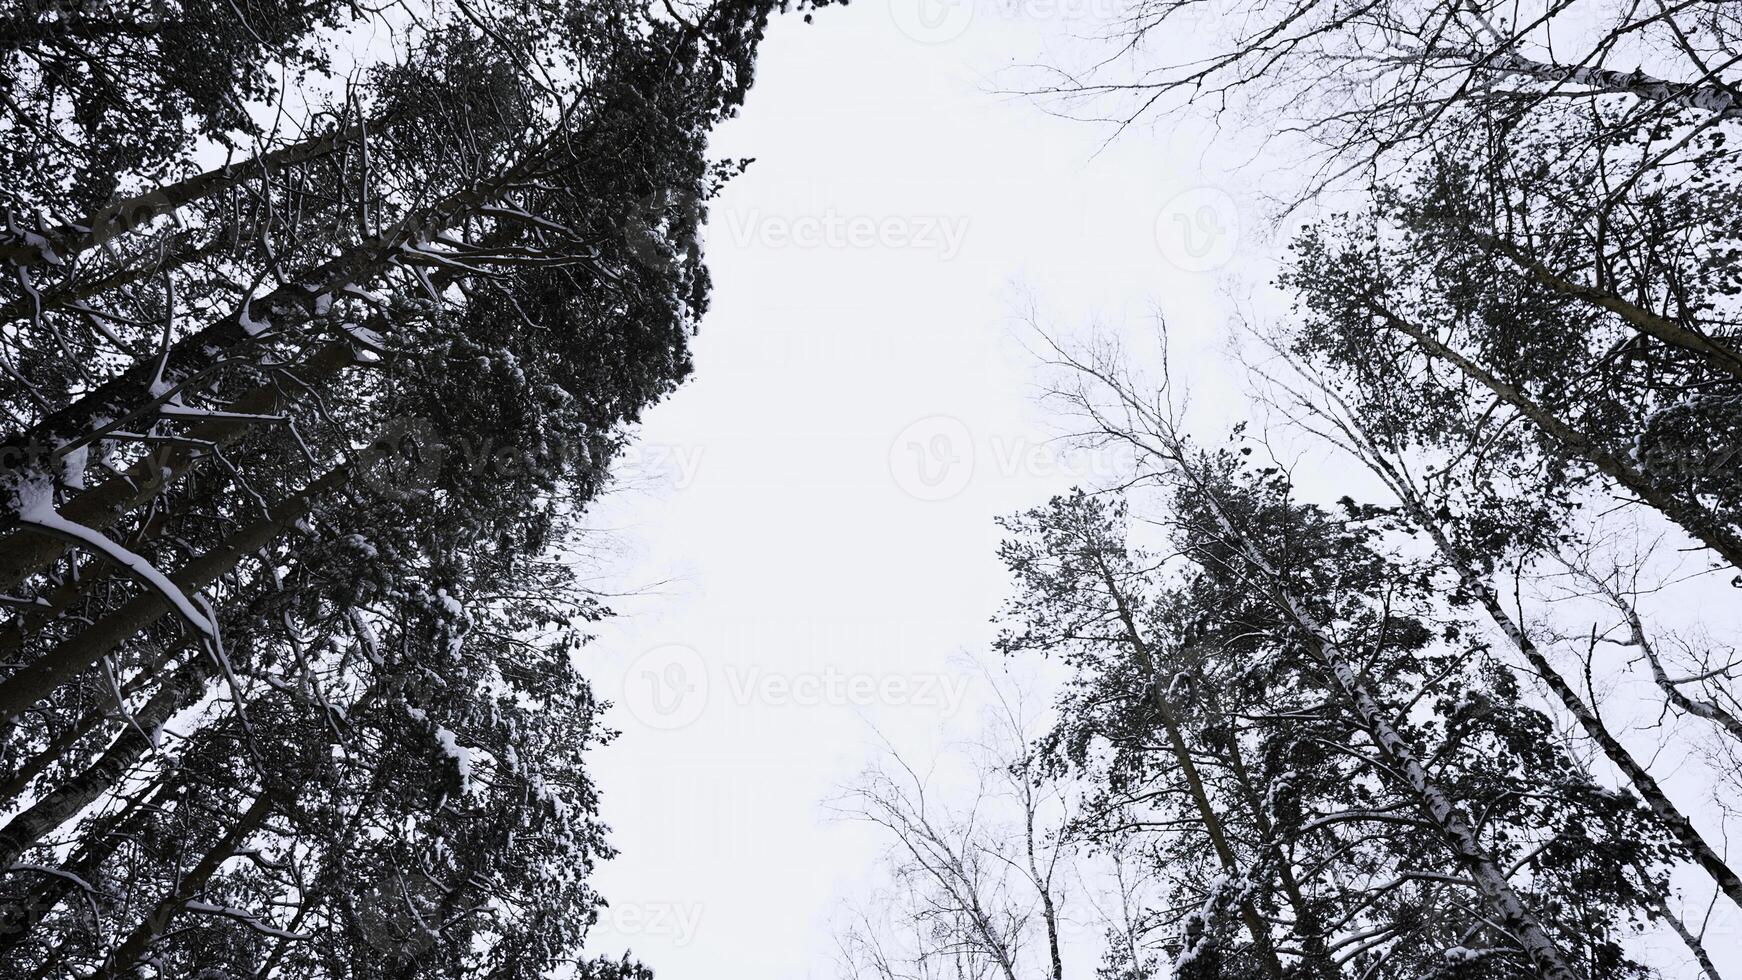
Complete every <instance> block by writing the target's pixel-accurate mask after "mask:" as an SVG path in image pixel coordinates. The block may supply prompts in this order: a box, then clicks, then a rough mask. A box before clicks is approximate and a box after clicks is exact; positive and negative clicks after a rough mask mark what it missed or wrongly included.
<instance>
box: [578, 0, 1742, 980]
mask: <svg viewBox="0 0 1742 980" xmlns="http://www.w3.org/2000/svg"><path fill="white" fill-rule="evenodd" d="M975 2H976V0H947V2H945V0H870V2H865V0H861V2H859V3H855V4H853V5H852V6H851V7H848V8H846V9H830V10H825V11H823V12H821V13H819V14H818V15H817V17H816V22H815V23H814V24H811V25H805V24H803V23H802V22H801V21H800V19H799V18H797V17H791V16H789V17H783V18H777V19H776V21H775V23H774V25H773V27H772V29H771V31H770V34H769V37H768V39H767V40H766V42H765V43H764V45H763V47H762V53H761V58H760V62H759V67H758V78H757V82H756V86H755V88H754V90H753V91H752V92H751V94H750V97H749V102H748V105H747V107H746V108H745V110H744V112H743V115H742V117H741V118H740V119H737V120H734V121H733V122H731V123H730V124H728V125H727V126H726V127H724V128H723V129H722V130H721V131H720V133H719V134H718V138H717V139H716V141H715V144H714V152H715V155H716V156H718V157H737V156H754V157H756V158H757V162H756V163H755V164H754V165H753V166H752V167H751V168H750V170H749V172H748V173H747V174H746V175H745V176H743V177H742V178H740V179H739V180H737V181H736V182H734V183H733V184H732V185H731V187H730V189H729V190H728V191H727V192H726V194H725V196H724V198H723V199H722V200H720V201H717V202H716V203H715V205H714V208H713V216H712V220H711V222H710V227H709V232H708V250H707V257H708V262H709V264H710V266H711V267H712V270H713V274H714V279H715V294H714V305H713V310H712V312H711V313H710V314H709V316H708V317H707V319H706V320H705V322H704V323H703V324H702V328H701V333H700V336H699V337H698V339H697V341H696V345H695V351H696V367H697V375H696V377H695V379H694V380H693V381H692V382H691V383H690V384H688V385H687V386H685V387H684V388H683V389H682V390H681V391H679V392H678V393H677V394H676V395H675V396H674V397H672V398H671V399H669V400H668V401H667V402H666V403H664V404H662V405H660V406H658V407H657V408H655V409H654V410H653V411H652V412H651V413H650V414H649V416H648V418H647V420H646V424H645V426H644V427H643V430H642V432H641V434H640V438H639V440H638V445H637V447H636V448H635V449H634V450H633V451H632V459H631V463H632V464H633V465H631V466H630V470H631V471H632V472H634V473H635V474H636V475H637V477H638V479H637V480H636V481H635V482H636V484H637V486H638V487H644V488H645V487H647V486H651V487H652V489H638V490H635V491H632V492H620V493H617V494H614V495H613V496H612V497H610V498H609V499H607V500H606V501H605V502H604V505H603V506H602V507H601V508H600V509H599V511H598V513H597V517H596V521H595V522H596V523H597V524H598V525H599V526H601V527H603V528H608V529H609V530H610V531H611V532H612V533H611V535H610V537H611V540H613V541H617V542H621V544H622V547H624V548H625V549H626V550H627V554H623V555H619V556H617V558H616V560H615V561H614V562H613V563H612V565H611V572H610V574H609V577H608V582H609V583H610V584H611V586H613V587H615V588H620V589H628V588H632V587H636V586H644V585H647V584H649V583H662V584H660V585H659V587H658V588H657V589H656V590H653V592H652V594H649V595H646V596H642V597H638V598H636V599H634V600H625V601H624V602H622V603H620V604H619V608H620V609H621V611H623V612H624V613H625V615H624V616H622V617H621V618H619V619H617V620H615V621H612V622H610V623H608V624H606V626H605V628H604V631H603V635H602V636H601V639H600V641H599V642H598V643H597V644H596V645H595V646H593V647H592V648H590V650H589V652H588V658H589V659H588V664H589V667H588V669H589V672H590V674H591V676H592V677H593V678H594V680H595V683H596V684H597V686H598V688H599V692H600V694H601V695H602V696H604V697H607V698H610V699H611V700H613V701H616V702H617V704H618V707H617V708H616V709H615V710H614V711H613V712H612V715H611V720H612V722H613V724H614V725H615V726H616V727H618V728H620V729H622V730H623V732H624V737H623V738H622V739H621V740H620V741H619V742H618V743H617V744H616V745H614V746H612V747H610V748H608V749H605V750H603V751H601V752H598V753H596V754H595V757H594V761H593V772H594V773H595V775H596V777H597V779H598V781H599V783H600V784H601V786H602V788H603V791H604V794H605V797H604V817H605V819H606V820H607V821H608V822H609V823H611V824H612V826H613V828H614V833H613V840H614V842H615V844H616V845H617V846H618V847H619V849H620V850H621V851H622V853H621V855H620V856H619V857H618V858H616V859H615V860H612V861H610V862H606V863H605V864H604V865H603V866H602V868H601V870H600V872H599V874H598V875H597V878H596V884H597V885H598V887H599V888H600V889H601V891H602V892H603V893H604V894H605V895H606V896H607V897H608V899H609V900H610V901H611V903H612V906H613V908H612V910H611V911H610V912H609V913H608V914H607V917H606V920H605V922H604V923H602V925H601V927H600V928H599V929H598V930H596V932H595V935H594V937H593V940H592V942H591V944H590V948H591V949H593V950H594V951H597V952H601V953H612V954H615V953H617V952H620V951H622V950H623V949H625V948H628V949H631V950H632V951H633V953H634V955H635V956H636V957H637V958H639V959H640V960H642V961H643V962H645V963H647V964H649V965H650V966H652V967H653V968H654V970H655V972H656V973H658V974H659V975H660V976H662V977H664V978H667V980H689V978H701V977H709V978H720V977H755V978H758V980H798V978H807V977H817V978H824V977H830V978H832V977H834V976H835V972H834V969H833V960H832V958H831V957H832V946H831V937H830V934H829V930H828V921H829V916H830V914H831V912H832V911H834V910H835V909H836V908H837V907H838V903H839V901H840V900H841V899H842V898H844V897H848V896H852V895H854V894H855V893H856V892H858V891H859V890H861V889H862V888H863V886H864V884H865V883H866V881H867V878H868V876H869V875H871V874H872V872H873V869H874V866H875V864H876V861H877V858H878V855H879V854H880V853H881V850H882V843H883V842H882V841H880V840H879V839H878V838H877V837H876V836H874V835H873V834H871V833H870V832H869V831H868V830H866V829H865V828H862V827H857V826H852V825H846V824H842V823H840V822H837V821H832V820H830V819H829V816H828V814H827V812H826V811H825V809H824V807H823V805H822V804H823V801H824V800H825V799H826V798H827V797H828V796H829V795H830V794H831V790H832V789H833V788H834V787H836V786H838V785H839V784H841V783H842V782H844V781H847V780H850V779H851V778H852V777H853V776H854V775H855V774H856V773H858V772H859V771H860V770H861V769H862V768H863V767H864V765H865V764H866V763H867V762H868V761H869V760H870V759H871V758H872V757H873V755H874V749H875V745H876V741H875V734H874V731H873V725H875V726H876V729H877V730H878V731H881V732H882V733H884V734H885V735H887V736H888V737H889V738H890V739H891V740H892V741H893V742H894V743H895V744H896V745H897V746H899V747H901V748H903V749H904V750H909V751H912V752H915V753H919V754H921V755H923V754H925V753H927V752H930V751H932V750H934V749H935V748H936V747H937V746H938V745H940V744H943V743H944V742H946V741H947V740H948V739H951V738H957V737H961V736H963V735H966V734H968V733H971V732H972V731H974V730H975V729H976V728H978V725H979V722H978V720H977V713H978V706H979V703H980V702H979V701H978V698H980V697H981V696H983V695H984V694H985V693H986V692H985V691H984V690H983V688H984V684H983V682H979V683H977V682H976V681H975V679H974V671H973V669H972V668H971V667H970V666H969V665H967V664H965V663H963V662H962V655H963V654H983V653H984V651H985V650H986V649H987V646H988V643H989V641H990V639H991V637H992V632H993V629H992V626H991V624H990V622H989V620H990V618H991V616H992V615H993V613H994V612H995V611H996V609H997V607H998V604H999V603H1000V601H1001V600H1002V599H1003V598H1004V595H1005V581H1004V578H1003V575H1002V572H1001V569H1000V566H999V564H998V562H997V559H996V556H995V553H994V549H995V547H996V544H997V542H998V533H997V529H996V528H995V527H994V525H993V518H994V517H995V516H997V515H1001V514H1006V513H1011V512H1014V511H1016V510H1019V509H1022V508H1024V507H1028V506H1032V505H1035V504H1037V503H1040V502H1042V501H1044V500H1045V498H1046V497H1047V496H1048V495H1049V494H1051V493H1054V492H1058V491H1060V490H1063V489H1065V488H1067V487H1069V486H1070V485H1072V484H1073V483H1074V482H1077V481H1078V480H1079V479H1081V480H1084V481H1086V482H1090V483H1094V482H1097V480H1098V478H1102V477H1106V476H1108V475H1111V474H1110V471H1109V470H1108V467H1109V466H1110V465H1112V464H1111V463H1110V462H1109V461H1105V460H1093V459H1091V460H1084V459H1081V458H1074V457H1067V456H1064V455H1061V453H1060V452H1059V451H1058V450H1057V449H1056V448H1055V447H1054V446H1052V445H1049V444H1048V442H1047V440H1048V437H1049V435H1050V434H1052V433H1053V432H1055V431H1056V430H1055V429H1054V428H1053V427H1052V426H1051V425H1049V423H1048V422H1047V419H1046V414H1045V412H1044V411H1043V410H1041V409H1040V408H1039V407H1038V406H1037V405H1036V404H1035V401H1034V397H1033V395H1034V392H1033V389H1032V387H1031V385H1032V382H1033V381H1034V380H1035V377H1034V373H1033V362H1032V359H1031V358H1030V357H1029V355H1028V354H1027V353H1025V352H1024V350H1023V349H1022V346H1021V343H1020V342H1019V341H1020V338H1022V337H1023V336H1026V334H1025V331H1024V330H1023V328H1022V327H1021V325H1020V322H1019V319H1018V316H1017V315H1018V314H1020V313H1021V312H1022V310H1023V309H1024V308H1025V306H1026V305H1027V303H1028V302H1029V300H1028V299H1027V298H1026V297H1031V298H1032V301H1033V302H1034V303H1036V304H1038V306H1039V308H1040V309H1041V311H1042V313H1043V316H1044V318H1045V319H1046V320H1047V321H1048V322H1049V323H1051V324H1052V325H1053V326H1055V327H1057V328H1059V329H1061V330H1064V331H1066V332H1071V331H1078V332H1080V331H1081V330H1082V329H1084V328H1087V327H1089V326H1091V325H1099V326H1101V327H1103V328H1106V329H1111V330H1115V331H1119V332H1122V333H1127V334H1141V333H1143V332H1145V331H1146V330H1147V329H1148V328H1147V326H1146V324H1147V323H1148V322H1149V318H1150V316H1151V314H1152V312H1153V311H1154V310H1155V309H1157V308H1159V309H1161V310H1163V311H1165V313H1166V314H1167V316H1168V318H1169V321H1170V323H1171V332H1172V336H1173V342H1174V354H1175V365H1174V366H1175V371H1176V377H1177V374H1178V373H1179V372H1181V371H1182V370H1183V373H1185V374H1186V375H1187V376H1188V377H1187V381H1188V382H1189V383H1190V385H1191V386H1192V388H1193V392H1194V404H1195V406H1196V407H1197V408H1198V409H1200V413H1199V418H1200V420H1201V421H1202V422H1204V423H1206V426H1205V429H1204V434H1205V435H1213V434H1216V433H1217V432H1219V429H1218V428H1217V427H1219V426H1221V425H1225V424H1226V422H1228V421H1229V420H1231V418H1232V417H1234V413H1233V412H1231V411H1230V408H1231V407H1232V404H1233V403H1232V402H1231V400H1230V395H1229V392H1230V390H1231V389H1230V386H1229V385H1228V384H1227V383H1226V378H1227V377H1228V376H1229V374H1230V372H1229V371H1228V369H1227V367H1226V366H1225V360H1224V355H1223V353H1222V351H1223V347H1224V340H1223V338H1224V337H1225V336H1226V335H1227V329H1226V324H1227V321H1228V320H1229V317H1230V314H1231V311H1232V309H1233V302H1232V300H1231V299H1230V298H1229V293H1232V294H1233V295H1235V296H1242V297H1243V296H1245V295H1246V293H1247V292H1249V291H1250V292H1257V293H1259V294H1261V293H1262V289H1261V286H1262V284H1263V283H1264V282H1265V281H1267V280H1268V278H1269V276H1270V274H1271V270H1272V269H1273V265H1272V263H1273V260H1274V255H1275V250H1274V249H1273V248H1272V247H1271V245H1270V244H1269V243H1268V242H1266V241H1265V240H1264V235H1262V234H1261V231H1262V225H1263V223H1262V221H1261V219H1260V211H1259V210H1258V209H1257V208H1256V207H1255V206H1254V198H1255V197H1256V196H1257V195H1256V194H1255V193H1254V189H1253V188H1252V187H1251V186H1250V184H1251V183H1252V182H1253V181H1254V180H1256V179H1257V177H1256V176H1255V174H1254V172H1253V171H1252V170H1249V169H1247V170H1241V171H1239V172H1237V173H1235V174H1230V173H1228V172H1226V171H1225V170H1218V169H1217V168H1216V167H1215V166H1214V165H1213V164H1212V163H1210V161H1212V160H1216V159H1222V160H1226V159H1228V158H1229V157H1232V156H1234V155H1235V147H1233V146H1230V145H1228V144H1229V143H1231V142H1233V141H1232V140H1230V139H1229V138H1227V137H1223V138H1222V139H1221V140H1219V141H1218V143H1217V145H1216V147H1215V148H1214V152H1212V150H1211V148H1208V147H1206V144H1205V140H1204V137H1203V133H1204V131H1203V129H1202V127H1193V126H1183V127H1182V126H1176V125H1174V124H1172V123H1164V124H1162V125H1160V126H1158V127H1146V128H1142V129H1136V130H1132V131H1129V132H1127V133H1126V134H1124V135H1123V136H1121V137H1120V138H1119V139H1118V140H1117V141H1115V142H1112V143H1111V144H1108V143H1107V142H1106V140H1107V137H1108V135H1109V133H1108V131H1107V129H1106V128H1104V127H1098V126H1094V125H1089V124H1085V123H1080V122H1074V121H1068V120H1061V119H1057V118H1054V117H1051V116H1048V115H1047V114H1045V113H1044V112H1043V111H1041V109H1039V108H1038V107H1037V106H1036V105H1035V104H1034V103H1033V102H1031V101H1029V100H1026V99H1021V98H1014V97H1007V96H1001V95H998V94H996V90H997V89H998V88H1000V87H1003V86H1005V85H1008V84H1009V83H1010V82H1011V81H1012V79H1011V78H1010V77H1008V76H1007V75H1006V74H1005V73H1006V72H1007V71H1009V70H1010V69H1011V68H1012V66H1017V65H1022V64H1027V63H1032V62H1037V61H1039V62H1053V61H1060V60H1067V61H1068V60H1071V54H1070V51H1071V50H1076V51H1079V52H1080V51H1081V50H1082V49H1081V48H1080V47H1077V48H1072V47H1071V45H1072V43H1073V42H1072V41H1071V35H1073V34H1075V33H1083V32H1085V31H1088V30H1090V29H1092V27H1091V25H1092V22H1093V20H1094V18H1095V17H1096V15H1098V14H1100V13H1103V11H1100V10H1096V9H1092V7H1093V5H1094V4H1095V3H1096V2H1097V0H1028V2H1026V3H1022V2H1021V0H1009V2H1007V3H1002V4H1000V3H997V2H995V0H978V5H977V6H973V4H975ZM921 3H924V4H926V5H927V6H926V7H924V8H922V7H921V6H919V4H921ZM892 4H893V6H892ZM1085 15H1086V16H1085ZM1178 43H1180V44H1182V45H1190V44H1192V43H1193V40H1192V39H1191V38H1189V37H1181V38H1179V39H1178ZM1049 52H1051V53H1050V54H1049ZM1236 273H1238V275H1239V277H1240V279H1239V280H1238V281H1241V282H1245V283H1248V284H1254V285H1250V286H1239V285H1235V284H1234V281H1233V277H1234V276H1235V275H1236ZM1242 414H1243V413H1242ZM1344 476H1345V477H1346V474H1345V475H1344ZM1659 761H1660V762H1662V761H1663V760H1661V759H1660V760H1659ZM1699 789H1701V788H1700V787H1696V790H1699ZM1735 934H1736V933H1735V932H1734V930H1733V929H1732V930H1731V931H1730V932H1729V935H1731V936H1734V935H1735ZM1717 943H1718V948H1716V949H1714V952H1716V953H1720V955H1722V954H1723V947H1724V946H1726V945H1728V944H1727V943H1726V942H1725V940H1724V939H1723V938H1722V935H1720V937H1719V938H1718V939H1717ZM1737 945H1742V944H1737ZM1092 969H1093V964H1092V963H1087V962H1080V963H1076V964H1074V965H1073V968H1072V972H1073V973H1081V974H1084V975H1087V974H1089V973H1091V972H1092Z"/></svg>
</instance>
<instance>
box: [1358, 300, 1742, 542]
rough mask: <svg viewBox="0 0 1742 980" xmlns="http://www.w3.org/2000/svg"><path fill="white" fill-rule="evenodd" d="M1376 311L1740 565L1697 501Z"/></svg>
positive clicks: (1728, 534)
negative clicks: (1668, 487)
mask: <svg viewBox="0 0 1742 980" xmlns="http://www.w3.org/2000/svg"><path fill="white" fill-rule="evenodd" d="M1369 305H1370V307H1371V309H1372V310H1373V312H1374V313H1375V314H1377V315H1378V316H1379V317H1380V318H1381V319H1383V320H1384V321H1385V322H1386V324H1387V325H1389V326H1391V327H1392V328H1394V329H1396V330H1397V331H1398V332H1399V333H1402V334H1404V335H1405V336H1407V337H1409V338H1411V339H1413V340H1414V341H1415V342H1416V343H1417V344H1419V345H1421V347H1422V349H1423V350H1426V351H1427V352H1429V353H1431V354H1433V355H1435V356H1437V357H1440V358H1443V359H1445V360H1446V361H1449V362H1450V363H1451V364H1452V365H1453V366H1455V367H1456V368H1457V369H1458V370H1459V371H1461V372H1463V374H1464V375H1465V376H1466V377H1468V378H1470V380H1472V381H1475V382H1477V383H1478V384H1481V385H1482V386H1483V387H1485V388H1487V389H1488V390H1489V391H1492V392H1493V393H1494V394H1495V395H1497V396H1499V398H1500V399H1501V400H1502V401H1504V402H1506V403H1507V404H1509V405H1511V406H1512V407H1514V408H1516V409H1518V411H1519V412H1520V414H1522V415H1524V417H1525V418H1528V419H1530V421H1532V422H1534V423H1536V426H1537V428H1538V429H1539V430H1540V431H1541V432H1542V433H1543V434H1544V435H1546V436H1548V437H1549V438H1550V439H1552V440H1553V441H1554V442H1556V443H1558V444H1560V445H1561V446H1562V447H1563V448H1564V449H1565V450H1567V451H1568V452H1570V453H1573V454H1574V455H1577V456H1579V457H1581V458H1583V459H1586V460H1589V461H1590V462H1591V464H1592V465H1594V466H1596V467H1597V469H1598V470H1599V471H1601V472H1602V473H1604V474H1605V475H1607V476H1608V477H1609V478H1610V479H1613V480H1614V481H1615V482H1616V483H1619V484H1620V485H1621V486H1623V487H1625V488H1626V489H1627V490H1629V491H1631V492H1632V493H1634V494H1635V495H1636V496H1638V497H1639V499H1640V500H1643V501H1644V502H1645V503H1647V504H1649V505H1651V506H1652V507H1655V508H1657V510H1659V511H1661V512H1662V513H1663V515H1664V516H1665V517H1668V518H1669V519H1670V520H1672V521H1674V522H1675V523H1676V524H1678V525H1680V526H1681V528H1682V530H1684V531H1686V532H1687V533H1688V534H1689V535H1691V536H1692V537H1693V538H1694V539H1695V540H1696V541H1699V542H1700V543H1701V544H1703V545H1705V546H1706V547H1708V548H1710V549H1712V550H1713V551H1715V552H1717V553H1718V555H1719V556H1720V557H1722V558H1723V559H1724V560H1725V561H1727V562H1729V563H1730V564H1731V565H1734V566H1735V567H1737V568H1742V538H1739V537H1738V536H1737V535H1736V534H1735V533H1734V532H1733V531H1731V530H1730V529H1729V528H1726V527H1723V526H1721V525H1718V524H1717V523H1716V522H1715V521H1713V520H1712V519H1711V517H1710V515H1708V514H1706V513H1704V512H1703V511H1702V510H1701V508H1699V507H1698V506H1697V505H1695V504H1692V503H1689V502H1686V501H1683V500H1681V499H1679V498H1678V497H1676V496H1675V495H1674V494H1671V493H1667V492H1665V491H1664V490H1662V489H1660V488H1659V487H1658V486H1657V485H1656V483H1655V482H1654V481H1653V480H1651V479H1650V478H1649V477H1647V476H1646V475H1645V474H1643V473H1641V472H1639V471H1638V470H1637V469H1635V468H1634V467H1633V466H1631V465H1630V464H1628V463H1627V461H1626V460H1623V459H1621V458H1620V457H1619V456H1616V455H1615V454H1613V453H1611V452H1609V451H1608V450H1606V449H1603V448H1602V447H1601V446H1599V445H1597V444H1596V443H1595V442H1594V441H1593V440H1592V439H1590V438H1589V437H1588V436H1586V435H1585V434H1584V433H1582V432H1580V431H1578V430H1577V429H1575V428H1573V427H1572V426H1571V425H1569V424H1568V423H1567V422H1565V421H1564V420H1562V419H1560V418H1558V417H1557V416H1555V415H1554V414H1553V413H1551V412H1549V411H1548V410H1546V409H1544V408H1543V407H1542V406H1540V405H1538V404H1537V403H1536V402H1535V401H1533V400H1532V399H1531V398H1529V397H1528V396H1527V395H1525V394H1524V393H1523V392H1522V391H1519V390H1518V389H1517V388H1516V387H1514V386H1513V385H1510V384H1507V383H1506V382H1504V381H1502V380H1500V379H1499V378H1497V377H1495V376H1494V375H1493V374H1491V373H1489V372H1488V371H1486V370H1484V369H1483V368H1482V367H1481V366H1480V365H1478V364H1476V363H1475V362H1473V361H1471V360H1470V359H1469V358H1467V357H1465V356H1464V355H1462V354H1460V353H1458V352H1457V351H1455V350H1453V349H1452V348H1450V347H1448V346H1446V345H1445V344H1443V343H1441V342H1440V341H1439V339H1438V338H1436V337H1434V336H1433V335H1432V334H1430V333H1428V332H1427V331H1426V330H1423V329H1422V328H1420V327H1418V326H1416V325H1415V324H1413V323H1410V322H1409V321H1407V320H1405V319H1403V318H1402V317H1399V316H1397V315H1396V314H1394V313H1392V312H1391V311H1390V310H1388V309H1386V308H1385V307H1384V306H1383V305H1381V304H1379V303H1377V302H1370V304H1369Z"/></svg>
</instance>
